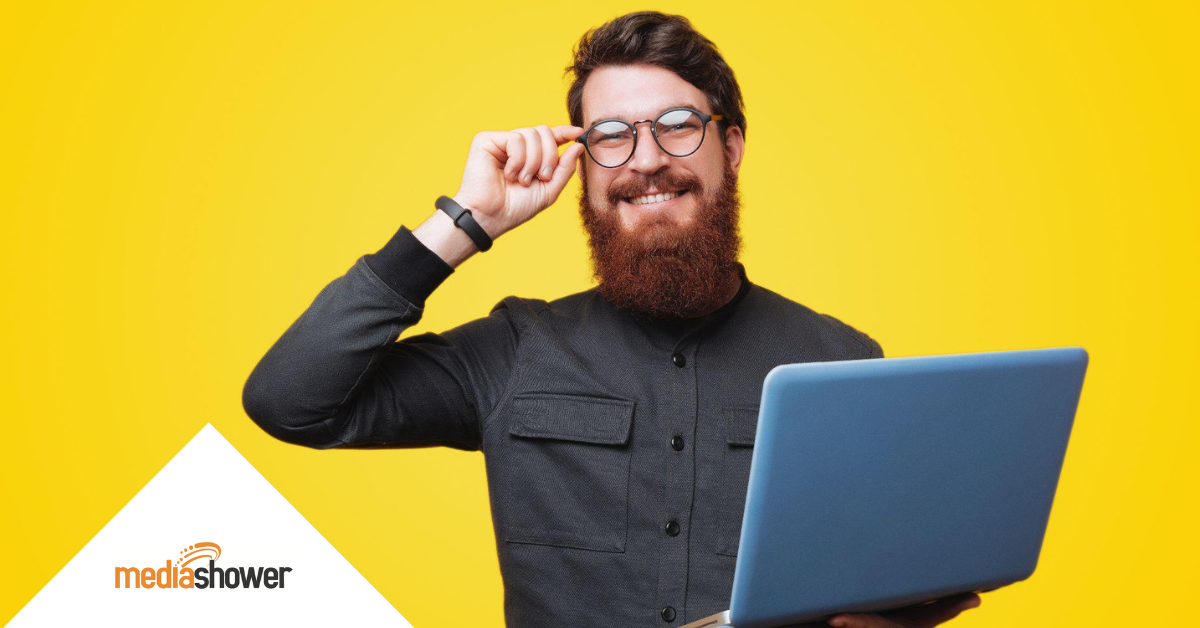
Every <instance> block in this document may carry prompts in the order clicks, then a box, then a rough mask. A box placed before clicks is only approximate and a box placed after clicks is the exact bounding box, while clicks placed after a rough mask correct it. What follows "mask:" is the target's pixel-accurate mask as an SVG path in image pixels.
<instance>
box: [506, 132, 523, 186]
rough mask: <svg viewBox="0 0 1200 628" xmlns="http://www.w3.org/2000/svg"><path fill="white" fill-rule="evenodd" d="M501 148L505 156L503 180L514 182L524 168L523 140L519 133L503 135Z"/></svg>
mask: <svg viewBox="0 0 1200 628" xmlns="http://www.w3.org/2000/svg"><path fill="white" fill-rule="evenodd" d="M502 138H503V139H502V140H501V142H502V144H503V145H502V146H501V148H502V149H503V151H504V154H505V161H504V178H505V179H508V180H509V181H516V180H517V179H518V177H519V173H520V171H521V168H522V167H524V166H525V154H526V151H525V138H524V137H522V136H521V134H520V133H516V132H513V133H504V134H503V135H502Z"/></svg>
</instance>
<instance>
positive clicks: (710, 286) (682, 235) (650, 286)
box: [579, 162, 741, 319]
mask: <svg viewBox="0 0 1200 628" xmlns="http://www.w3.org/2000/svg"><path fill="white" fill-rule="evenodd" d="M581 184H582V190H581V192H580V195H579V208H580V213H581V214H582V216H583V226H584V229H585V230H586V231H587V234H588V244H589V245H590V247H591V258H592V275H593V277H594V278H595V279H596V281H597V282H598V284H599V285H598V288H597V289H598V291H599V292H600V295H601V296H603V297H604V298H605V299H606V300H608V301H609V302H610V303H612V304H613V305H614V306H615V307H617V308H619V309H623V310H628V311H630V312H634V313H637V314H642V315H645V316H648V317H651V318H657V319H678V318H692V317H695V316H698V315H700V314H703V313H706V312H708V311H711V310H713V309H716V308H717V307H719V306H721V305H722V304H723V303H724V301H725V300H727V299H728V297H729V289H730V286H731V285H732V283H733V282H734V281H735V280H736V278H737V276H738V253H739V252H740V250H741V235H740V234H739V232H738V211H739V209H740V197H739V194H738V187H737V173H736V172H734V170H733V168H732V167H730V165H729V163H728V162H726V164H725V172H724V176H723V178H722V181H721V183H720V185H719V186H718V187H717V188H716V189H715V190H713V191H712V192H711V193H710V192H709V191H708V190H705V189H704V188H703V187H702V186H701V184H700V181H699V180H698V179H696V178H695V177H690V176H678V175H674V174H672V173H668V172H667V171H665V170H664V171H662V172H661V173H659V174H656V175H654V176H651V177H647V178H645V179H643V180H641V181H637V182H629V183H628V184H625V185H614V186H613V187H612V188H611V189H610V190H608V191H607V194H606V196H607V199H606V200H607V206H606V207H603V208H601V207H596V205H595V204H594V203H593V202H592V198H591V196H590V195H589V194H588V187H587V180H586V178H581ZM651 185H654V186H655V187H657V188H658V189H681V190H686V191H687V193H688V195H693V196H694V198H695V202H696V203H697V210H698V211H697V212H696V214H695V216H694V217H693V219H692V221H691V223H690V224H688V225H686V226H679V225H676V224H675V223H674V222H673V221H672V220H671V219H670V218H669V217H659V218H657V219H655V220H654V221H652V222H651V221H647V220H641V221H639V222H638V224H637V227H636V228H635V230H634V232H632V233H630V232H627V231H626V230H625V228H624V227H622V226H621V217H620V215H619V212H618V209H617V204H618V203H619V202H620V201H621V200H622V199H624V198H628V197H631V196H637V195H639V193H641V192H642V191H644V190H646V189H648V188H649V187H650V186H651Z"/></svg>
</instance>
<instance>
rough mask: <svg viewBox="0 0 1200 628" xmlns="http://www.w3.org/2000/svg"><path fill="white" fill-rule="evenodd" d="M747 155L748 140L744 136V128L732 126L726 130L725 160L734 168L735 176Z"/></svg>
mask: <svg viewBox="0 0 1200 628" xmlns="http://www.w3.org/2000/svg"><path fill="white" fill-rule="evenodd" d="M745 154H746V138H745V137H744V136H743V135H742V128H741V127H738V126H730V127H729V128H727V129H725V159H726V160H727V161H728V162H729V165H730V167H732V168H733V172H734V174H737V173H738V169H739V168H741V167H742V156H743V155H745Z"/></svg>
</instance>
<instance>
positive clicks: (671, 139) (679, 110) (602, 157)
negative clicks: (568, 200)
mask: <svg viewBox="0 0 1200 628" xmlns="http://www.w3.org/2000/svg"><path fill="white" fill-rule="evenodd" d="M720 119H722V116H721V115H720V114H712V115H710V114H707V113H704V112H702V111H697V110H695V109H692V108H691V107H676V108H674V109H668V110H666V111H664V112H662V113H660V114H658V117H657V118H655V119H653V120H637V121H636V122H633V123H629V122H626V121H624V120H617V119H615V118H614V119H611V120H600V121H599V122H597V123H595V124H593V125H592V126H591V128H589V129H588V130H587V132H586V133H584V134H583V135H581V136H579V139H577V140H575V141H577V142H579V143H580V144H583V146H584V148H586V149H587V153H588V155H589V156H591V158H592V161H594V162H596V163H597V164H599V165H600V166H603V167H605V168H619V167H621V166H623V165H625V163H626V162H628V161H629V160H630V159H632V158H633V151H634V150H635V149H637V140H638V132H637V125H639V124H641V123H643V122H649V123H650V134H651V135H653V136H654V142H655V143H656V144H658V147H659V148H661V149H663V152H665V153H667V154H668V155H671V156H672V157H687V156H688V155H691V154H692V153H694V152H696V151H697V150H700V145H701V144H703V143H704V136H705V134H706V131H707V129H708V123H709V122H711V121H713V120H720Z"/></svg>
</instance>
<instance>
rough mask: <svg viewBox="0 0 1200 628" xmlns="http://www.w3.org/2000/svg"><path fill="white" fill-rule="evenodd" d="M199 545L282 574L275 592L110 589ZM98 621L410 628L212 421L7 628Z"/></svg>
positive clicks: (226, 560) (221, 562) (224, 560)
mask: <svg viewBox="0 0 1200 628" xmlns="http://www.w3.org/2000/svg"><path fill="white" fill-rule="evenodd" d="M200 542H212V543H216V544H218V545H219V546H220V548H221V550H220V552H221V554H220V558H219V559H217V561H216V562H215V566H216V567H224V568H225V569H229V568H231V567H245V568H252V567H253V568H257V567H264V568H266V567H274V568H276V569H278V568H280V567H291V568H292V570H291V571H290V572H283V573H284V576H283V586H282V587H280V586H278V585H277V586H276V587H275V588H273V589H268V588H266V587H265V586H261V585H260V587H259V588H254V587H250V588H243V587H241V586H239V587H238V588H208V589H197V588H193V589H184V588H161V587H158V586H155V587H154V588H140V587H138V586H136V585H135V584H131V585H130V586H131V587H132V588H125V587H124V586H123V582H122V586H121V587H120V588H118V587H116V586H114V585H115V583H116V573H117V571H116V568H117V567H136V568H138V569H139V570H140V569H144V568H147V567H149V568H153V569H155V570H159V569H163V568H165V567H166V564H167V563H168V562H170V563H171V564H172V565H174V564H175V562H176V560H178V559H180V558H181V557H182V556H186V554H187V553H188V548H189V546H193V547H194V546H195V544H196V543H200ZM181 552H184V554H181ZM207 564H208V560H207V558H205V559H202V560H199V561H197V562H194V563H193V564H191V565H189V567H201V566H207ZM264 573H267V572H265V571H264ZM163 575H164V576H166V573H165V572H164V574H163ZM239 580H240V575H239ZM165 581H166V580H164V582H165ZM264 584H265V582H264ZM98 624H112V625H121V626H156V627H159V628H161V627H163V626H205V627H211V626H220V625H235V626H242V625H256V626H261V625H290V626H331V625H351V626H400V627H404V628H412V627H411V625H410V624H409V623H408V622H407V621H406V620H405V619H404V618H403V617H402V616H401V615H400V613H399V612H397V611H396V609H395V608H393V607H392V606H391V604H389V603H388V601H387V600H386V599H384V597H383V596H382V595H380V594H379V592H378V591H376V590H375V588H374V587H372V586H371V583H369V582H367V581H366V579H365V578H363V577H362V575H361V574H359V573H358V571H357V570H355V569H354V567H353V566H351V565H350V563H348V562H346V559H345V558H342V555H341V554H339V553H338V551H337V550H336V549H334V548H333V546H332V545H330V544H329V542H328V541H326V540H325V538H324V537H322V536H321V534H320V533H319V532H317V530H316V528H314V527H313V526H312V524H310V523H309V522H308V521H307V520H305V519H304V517H303V516H302V515H301V514H300V513H299V512H298V511H297V510H296V509H295V508H293V507H292V505H291V504H289V503H288V502H287V500H286V499H284V498H283V496H282V495H280V494H279V492H278V491H276V490H275V487H273V486H271V484H270V483H269V482H267V480H266V478H264V477H263V476H262V475H261V474H260V473H259V472H258V471H257V470H255V468H254V467H253V466H251V464H250V463H249V462H248V461H247V460H246V459H245V458H243V457H242V455H241V454H239V453H238V452H237V450H236V449H234V448H233V445H230V444H229V441H227V440H225V438H224V437H223V436H221V435H220V434H219V433H218V432H217V430H216V428H214V427H213V426H212V425H211V424H209V425H205V426H204V429H202V430H200V433H198V434H197V435H196V436H195V437H194V438H192V440H191V441H190V442H189V443H188V444H187V445H186V446H184V448H183V449H182V450H180V452H179V453H178V454H176V455H175V457H174V458H172V459H171V461H170V462H168V463H167V466H165V467H163V469H162V470H161V471H159V472H158V474H157V475H155V476H154V479H152V480H150V482H149V483H148V484H146V486H145V487H143V488H142V490H141V491H139V492H138V494H137V495H136V496H134V498H133V499H132V500H130V502H129V503H128V504H126V505H125V507H124V508H122V509H121V512H119V513H117V515H116V516H115V517H113V518H112V521H109V522H108V524H107V525H105V526H104V528H103V529H101V530H100V532H99V533H97V534H96V536H95V537H94V538H92V540H91V541H89V542H88V544H87V545H86V546H84V548H83V549H82V550H80V551H79V553H78V554H76V555H75V557H74V558H72V559H71V561H70V562H68V563H67V565H66V566H65V567H63V568H62V570H61V571H59V572H58V574H57V575H55V576H54V578H53V579H51V580H50V582H49V583H47V584H46V586H45V587H43V588H42V590H41V591H39V592H38V594H37V595H36V596H34V598H33V599H32V600H30V602H29V603H28V604H26V605H25V608H23V609H21V612H19V613H17V616H16V617H14V618H13V619H12V621H11V622H9V624H8V625H9V626H13V627H14V628H22V627H25V626H84V625H98Z"/></svg>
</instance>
